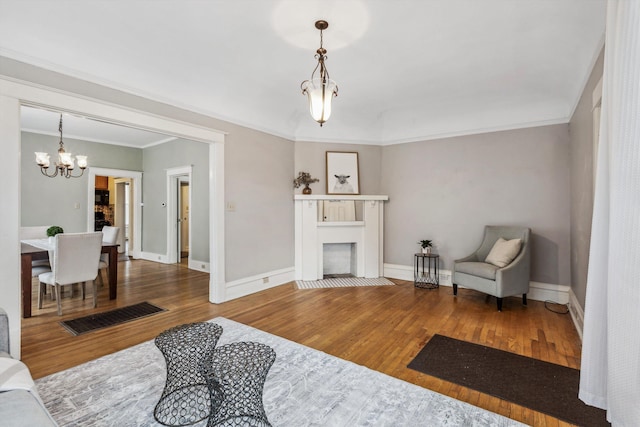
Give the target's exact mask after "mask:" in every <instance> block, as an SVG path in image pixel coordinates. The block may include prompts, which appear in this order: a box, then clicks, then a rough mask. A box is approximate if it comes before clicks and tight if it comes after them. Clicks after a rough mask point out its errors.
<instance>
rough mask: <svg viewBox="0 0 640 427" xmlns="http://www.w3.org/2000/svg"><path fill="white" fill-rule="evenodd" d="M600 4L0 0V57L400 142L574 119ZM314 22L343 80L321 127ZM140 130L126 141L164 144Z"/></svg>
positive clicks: (596, 46) (259, 119)
mask: <svg viewBox="0 0 640 427" xmlns="http://www.w3.org/2000/svg"><path fill="white" fill-rule="evenodd" d="M605 15H606V0H395V1H389V0H366V1H364V0H304V1H302V0H280V1H276V0H208V1H204V0H164V1H154V0H128V1H126V2H114V1H98V0H55V1H52V0H29V1H24V0H0V55H2V56H5V57H8V58H12V59H16V60H20V61H23V62H27V63H30V64H34V65H37V66H40V67H43V68H46V69H50V70H54V71H58V72H62V73H65V74H68V75H71V76H75V77H78V78H81V79H84V80H88V81H91V82H95V83H100V84H104V85H108V86H110V87H113V88H116V89H119V90H124V91H127V92H130V93H133V94H137V95H142V96H145V97H148V98H151V99H154V100H157V101H162V102H166V103H169V104H172V105H176V106H178V107H181V108H186V109H189V110H192V111H195V112H199V113H204V114H207V115H210V116H213V117H216V118H219V119H222V120H227V121H230V122H233V123H237V124H240V125H244V126H248V127H251V128H254V129H258V130H262V131H266V132H269V133H272V134H275V135H279V136H283V137H286V138H289V139H292V140H296V141H325V142H353V143H370V144H393V143H399V142H408V141H417V140H425V139H433V138H439V137H445V136H452V135H463V134H472V133H479V132H487V131H492V130H502V129H514V128H520V127H529V126H537V125H544V124H553V123H565V122H567V121H568V120H569V118H570V117H571V114H572V113H573V110H574V108H575V106H576V104H577V101H578V99H579V97H580V94H581V93H582V90H583V87H584V84H585V82H586V79H587V78H588V76H589V73H590V71H591V67H592V66H593V64H594V62H595V59H596V57H597V55H598V53H599V51H600V48H601V47H602V44H603V40H604V28H605ZM317 19H325V20H327V21H328V22H329V28H328V29H327V30H325V32H324V47H325V48H326V49H327V51H328V59H327V62H326V64H327V68H328V69H329V72H330V74H331V77H332V78H333V79H334V80H335V81H336V82H337V83H338V85H339V88H340V91H339V96H338V97H337V98H336V99H335V100H334V102H333V113H332V116H331V118H330V119H329V121H328V122H327V123H325V125H324V126H323V127H320V126H319V125H318V124H317V123H316V122H314V121H313V120H312V119H311V117H310V115H309V112H308V107H307V103H306V98H305V97H304V96H303V95H302V94H301V92H300V83H301V82H302V81H303V80H305V79H308V78H309V77H310V76H311V72H312V71H313V69H314V67H315V65H316V60H315V59H314V54H315V50H316V49H317V48H318V47H319V42H320V40H319V39H320V37H319V36H320V35H319V31H318V30H316V29H315V27H314V22H315V21H316V20H317ZM34 116H35V115H34ZM85 122H86V120H85ZM23 126H24V127H25V128H27V127H29V128H31V129H32V130H36V129H37V128H38V125H37V120H36V118H33V120H31V121H25V123H24V124H23ZM70 126H71V125H70ZM46 127H47V128H48V129H49V131H50V132H52V133H54V134H57V119H55V120H54V124H53V125H50V124H48V125H47V126H46ZM65 129H66V125H65ZM69 132H70V133H69V135H70V136H71V135H72V134H73V133H74V131H73V130H72V129H71V128H70V129H69ZM77 132H80V130H78V131H77ZM83 132H84V131H83ZM93 132H94V133H93V134H91V137H90V138H91V139H92V140H96V141H98V142H108V141H111V139H112V138H114V137H113V136H111V135H102V133H101V132H102V131H101V130H93ZM66 134H67V132H66V130H65V135H66ZM77 136H78V137H80V136H81V135H80V134H78V135H77ZM138 136H139V137H140V138H143V140H144V137H143V136H142V135H137V136H128V137H127V138H131V140H130V141H131V142H126V141H125V142H122V141H121V140H120V142H121V143H123V144H124V145H127V144H131V145H134V146H135V145H138V146H144V145H145V144H152V143H154V142H148V141H146V142H138V140H137V139H135V138H137V137H138ZM156 137H157V136H156ZM119 138H121V137H116V139H119ZM87 139H88V138H87ZM160 139H161V138H160ZM127 141H128V140H127Z"/></svg>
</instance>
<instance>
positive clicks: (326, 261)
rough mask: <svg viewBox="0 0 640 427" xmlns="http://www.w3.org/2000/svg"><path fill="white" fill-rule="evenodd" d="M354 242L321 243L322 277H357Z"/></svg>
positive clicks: (356, 258)
mask: <svg viewBox="0 0 640 427" xmlns="http://www.w3.org/2000/svg"><path fill="white" fill-rule="evenodd" d="M357 265H358V257H357V252H356V243H324V244H323V245H322V277H323V278H325V279H328V278H331V277H357V276H356V274H357V271H358V269H357Z"/></svg>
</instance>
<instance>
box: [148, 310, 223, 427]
mask: <svg viewBox="0 0 640 427" xmlns="http://www.w3.org/2000/svg"><path fill="white" fill-rule="evenodd" d="M220 335H222V326H220V325H217V324H215V323H209V322H200V323H187V324H184V325H179V326H175V327H173V328H171V329H167V330H166V331H164V332H162V333H161V334H160V335H158V336H157V337H156V339H155V344H156V347H158V349H159V350H160V352H162V355H163V356H164V359H165V361H166V363H167V379H166V383H165V386H164V390H163V391H162V396H161V397H160V400H159V401H158V404H157V405H156V407H155V409H154V411H153V416H154V417H155V419H156V421H158V422H159V423H160V424H164V425H166V426H187V425H191V424H195V423H197V422H198V421H202V420H204V419H205V418H207V417H209V415H210V414H211V412H210V411H211V397H210V396H211V395H210V392H209V387H208V386H207V379H206V378H205V377H204V376H203V375H202V373H201V372H200V367H201V365H202V363H203V362H205V361H208V360H209V359H211V357H212V355H213V352H214V349H215V347H216V344H217V343H218V339H219V338H220Z"/></svg>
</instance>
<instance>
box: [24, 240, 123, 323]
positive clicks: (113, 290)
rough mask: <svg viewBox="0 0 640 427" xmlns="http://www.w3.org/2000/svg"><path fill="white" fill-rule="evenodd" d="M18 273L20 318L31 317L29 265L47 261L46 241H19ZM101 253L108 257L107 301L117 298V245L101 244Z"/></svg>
mask: <svg viewBox="0 0 640 427" xmlns="http://www.w3.org/2000/svg"><path fill="white" fill-rule="evenodd" d="M20 245H21V251H20V263H21V266H20V273H21V275H22V277H21V281H22V317H23V318H25V319H26V318H28V317H31V297H32V291H33V289H32V285H31V281H32V279H33V277H32V276H31V265H32V264H31V263H32V261H35V260H42V259H48V257H49V251H50V250H53V245H51V244H50V243H49V242H48V240H47V239H30V240H21V241H20ZM101 253H105V254H108V255H109V299H116V297H117V296H118V245H117V244H110V243H103V244H102V250H101Z"/></svg>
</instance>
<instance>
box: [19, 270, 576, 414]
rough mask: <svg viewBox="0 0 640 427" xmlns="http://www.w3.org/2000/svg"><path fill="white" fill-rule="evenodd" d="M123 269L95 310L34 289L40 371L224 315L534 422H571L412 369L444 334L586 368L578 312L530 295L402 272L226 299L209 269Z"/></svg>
mask: <svg viewBox="0 0 640 427" xmlns="http://www.w3.org/2000/svg"><path fill="white" fill-rule="evenodd" d="M118 267H119V269H118V274H119V278H118V281H119V288H118V299H117V300H115V301H110V300H109V299H108V290H107V288H106V287H105V288H102V289H100V290H99V292H100V295H99V300H98V308H97V309H95V310H94V309H93V308H92V302H91V301H92V298H91V297H90V296H89V298H87V299H86V300H85V301H82V300H81V298H80V297H79V295H80V294H79V291H77V290H76V293H75V294H74V297H73V298H69V295H68V293H67V294H66V296H65V297H64V300H63V306H62V309H63V315H62V316H57V315H56V304H55V301H51V300H49V299H47V300H45V305H44V307H43V309H42V310H38V309H37V305H36V301H37V299H36V298H35V296H36V295H35V294H34V307H33V313H34V316H33V317H32V318H30V319H23V323H22V360H23V361H24V362H25V363H26V364H27V366H29V368H30V369H31V372H32V374H33V376H34V377H35V378H40V377H43V376H46V375H48V374H51V373H53V372H57V371H60V370H64V369H67V368H70V367H72V366H75V365H78V364H81V363H83V362H86V361H89V360H92V359H95V358H98V357H101V356H103V355H106V354H109V353H113V352H115V351H118V350H121V349H124V348H127V347H130V346H132V345H135V344H138V343H141V342H144V341H146V340H149V339H153V338H154V337H155V336H156V335H157V334H158V333H160V332H162V331H163V330H165V329H167V328H169V327H171V326H175V325H178V324H181V323H188V322H197V321H204V320H209V319H211V318H213V317H216V316H223V317H226V318H228V319H232V320H235V321H238V322H241V323H244V324H246V325H250V326H253V327H256V328H258V329H261V330H263V331H266V332H270V333H272V334H275V335H279V336H281V337H284V338H287V339H290V340H292V341H295V342H298V343H300V344H303V345H306V346H309V347H312V348H315V349H318V350H321V351H324V352H326V353H329V354H332V355H334V356H337V357H340V358H342V359H346V360H350V361H352V362H355V363H358V364H360V365H364V366H367V367H369V368H371V369H374V370H377V371H380V372H383V373H385V374H388V375H391V376H394V377H396V378H400V379H402V380H405V381H408V382H411V383H414V384H417V385H420V386H422V387H426V388H428V389H431V390H435V391H437V392H439V393H443V394H446V395H448V396H451V397H454V398H456V399H460V400H463V401H465V402H468V403H471V404H473V405H476V406H479V407H482V408H485V409H488V410H490V411H493V412H497V413H499V414H502V415H504V416H506V417H510V418H512V419H515V420H517V421H520V422H523V423H526V424H529V425H535V426H567V425H570V424H567V423H564V422H562V421H559V420H557V419H555V418H553V417H550V416H547V415H544V414H542V413H539V412H535V411H532V410H530V409H527V408H524V407H521V406H518V405H515V404H512V403H510V402H507V401H503V400H500V399H498V398H495V397H492V396H489V395H486V394H482V393H479V392H476V391H474V390H471V389H467V388H464V387H461V386H458V385H455V384H451V383H448V382H445V381H442V380H439V379H437V378H434V377H430V376H428V375H425V374H421V373H419V372H416V371H413V370H411V369H408V368H407V364H408V363H409V362H410V361H411V360H412V359H413V357H414V356H415V355H416V354H417V352H418V351H419V350H420V349H421V348H422V347H423V346H424V344H425V343H426V342H427V341H428V340H429V338H430V337H431V336H433V335H434V334H436V333H438V334H441V335H447V336H450V337H453V338H458V339H463V340H467V341H471V342H475V343H478V344H484V345H488V346H491V347H495V348H499V349H503V350H507V351H511V352H513V353H517V354H521V355H524V356H530V357H534V358H537V359H541V360H545V361H548V362H553V363H557V364H560V365H564V366H568V367H572V368H579V367H580V366H579V365H580V351H581V342H580V339H579V336H578V333H577V332H576V330H575V328H574V326H573V323H572V322H571V318H570V317H569V316H568V315H562V314H556V313H554V312H551V311H549V310H547V309H546V308H545V307H544V304H543V303H542V302H539V301H531V300H529V303H528V304H529V305H528V306H527V307H524V306H522V305H521V299H520V298H515V297H514V298H506V299H505V301H504V307H503V311H502V312H497V311H496V303H495V299H492V298H488V297H487V296H485V295H484V294H481V293H478V292H475V291H471V290H466V289H460V290H459V292H458V296H457V297H453V294H452V289H451V288H450V287H440V288H439V289H436V290H425V289H416V288H414V286H413V283H412V282H405V281H398V280H394V282H396V283H397V285H398V286H379V287H358V288H334V289H307V290H298V289H296V287H295V284H294V283H289V284H285V285H281V286H278V287H275V288H272V289H269V290H266V291H263V292H260V293H257V294H253V295H249V296H246V297H244V298H239V299H237V300H233V301H229V302H226V303H224V304H218V305H217V304H211V303H209V302H208V283H209V275H208V274H206V273H201V272H197V271H192V270H189V269H187V268H186V267H185V266H184V265H180V264H177V265H164V264H158V263H153V262H148V261H141V260H136V261H124V262H120V263H119V265H118ZM34 285H35V283H34ZM35 288H36V286H34V289H35ZM142 301H149V302H152V303H154V304H156V305H159V306H162V307H164V308H167V309H168V311H167V312H164V313H160V314H156V315H154V316H151V317H148V318H144V319H140V320H137V321H133V322H129V323H125V324H123V325H120V326H115V327H111V328H107V329H103V330H100V331H96V332H92V333H88V334H85V335H81V336H78V337H74V336H72V335H71V334H70V333H68V332H67V331H66V330H65V329H64V328H63V327H62V326H60V324H59V323H58V322H59V321H61V320H67V319H72V318H76V317H81V316H85V315H88V314H91V313H95V312H101V311H106V310H110V309H113V308H117V307H123V306H127V305H131V304H134V303H138V302H142ZM518 380H520V381H521V380H523V379H514V381H518Z"/></svg>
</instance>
